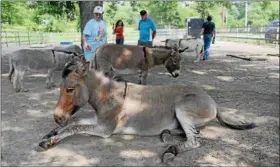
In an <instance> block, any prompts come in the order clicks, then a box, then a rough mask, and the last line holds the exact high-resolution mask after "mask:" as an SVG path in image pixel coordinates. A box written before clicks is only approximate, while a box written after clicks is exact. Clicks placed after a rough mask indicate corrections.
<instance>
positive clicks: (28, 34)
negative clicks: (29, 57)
mask: <svg viewBox="0 0 280 167" xmlns="http://www.w3.org/2000/svg"><path fill="white" fill-rule="evenodd" d="M27 37H28V44H29V45H30V32H29V31H28V32H27Z"/></svg>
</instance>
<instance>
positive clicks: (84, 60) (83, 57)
mask: <svg viewBox="0 0 280 167" xmlns="http://www.w3.org/2000/svg"><path fill="white" fill-rule="evenodd" d="M81 60H82V63H83V64H86V63H87V60H86V58H85V56H82V57H81Z"/></svg>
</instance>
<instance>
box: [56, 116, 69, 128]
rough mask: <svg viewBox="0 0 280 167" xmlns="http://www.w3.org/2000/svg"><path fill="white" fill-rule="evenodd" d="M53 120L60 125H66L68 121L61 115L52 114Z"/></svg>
mask: <svg viewBox="0 0 280 167" xmlns="http://www.w3.org/2000/svg"><path fill="white" fill-rule="evenodd" d="M54 121H55V122H56V123H57V124H58V125H59V126H61V127H63V126H66V125H67V122H68V119H66V118H65V117H63V116H56V115H55V116H54Z"/></svg>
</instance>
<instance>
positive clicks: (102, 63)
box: [94, 44, 188, 85]
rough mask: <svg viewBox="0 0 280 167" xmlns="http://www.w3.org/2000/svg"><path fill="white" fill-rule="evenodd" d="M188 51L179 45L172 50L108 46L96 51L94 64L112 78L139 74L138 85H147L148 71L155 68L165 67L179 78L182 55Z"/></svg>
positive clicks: (133, 46)
mask: <svg viewBox="0 0 280 167" xmlns="http://www.w3.org/2000/svg"><path fill="white" fill-rule="evenodd" d="M186 49H188V47H186V48H183V49H179V48H178V46H177V44H175V45H172V46H171V47H170V48H148V47H143V46H136V45H118V44H106V45H103V46H102V47H100V48H98V49H97V50H96V52H95V59H94V64H95V69H98V70H101V71H103V73H104V74H105V75H106V76H108V77H110V78H114V77H115V78H119V79H121V76H122V75H129V74H136V73H139V80H138V83H139V84H143V85H146V82H147V81H146V80H147V76H148V71H149V69H151V68H152V67H154V66H158V65H164V66H165V68H166V69H167V71H168V72H169V73H170V74H171V75H172V77H174V78H176V77H178V76H179V74H180V64H181V53H182V52H184V51H185V50H186Z"/></svg>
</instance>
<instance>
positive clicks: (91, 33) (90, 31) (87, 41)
mask: <svg viewBox="0 0 280 167" xmlns="http://www.w3.org/2000/svg"><path fill="white" fill-rule="evenodd" d="M93 13H94V17H93V19H90V20H89V21H88V22H87V23H86V25H85V28H84V31H83V48H84V56H85V59H86V61H89V62H90V63H91V66H92V60H94V59H93V58H94V52H95V51H96V49H97V48H98V47H100V46H102V45H104V44H106V43H107V29H106V23H105V21H104V20H103V13H104V11H103V8H102V7H101V6H96V7H95V8H94V10H93Z"/></svg>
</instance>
